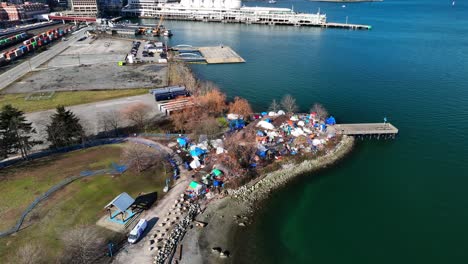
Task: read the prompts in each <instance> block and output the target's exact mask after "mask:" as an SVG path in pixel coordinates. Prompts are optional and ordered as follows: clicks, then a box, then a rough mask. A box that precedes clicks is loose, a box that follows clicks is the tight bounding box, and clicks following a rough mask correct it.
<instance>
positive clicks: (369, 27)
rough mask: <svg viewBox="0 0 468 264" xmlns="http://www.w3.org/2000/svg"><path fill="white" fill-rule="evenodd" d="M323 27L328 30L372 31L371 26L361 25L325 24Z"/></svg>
mask: <svg viewBox="0 0 468 264" xmlns="http://www.w3.org/2000/svg"><path fill="white" fill-rule="evenodd" d="M322 27H326V28H344V29H355V30H356V29H359V30H371V29H372V26H370V25H359V24H348V23H325V24H323V26H322Z"/></svg>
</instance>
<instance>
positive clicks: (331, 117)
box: [325, 116, 336, 125]
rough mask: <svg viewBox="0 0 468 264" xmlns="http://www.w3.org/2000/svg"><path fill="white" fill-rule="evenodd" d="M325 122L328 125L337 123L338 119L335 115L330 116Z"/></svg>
mask: <svg viewBox="0 0 468 264" xmlns="http://www.w3.org/2000/svg"><path fill="white" fill-rule="evenodd" d="M325 123H326V124H327V125H335V124H336V120H335V118H334V117H333V116H330V117H329V118H327V120H326V121H325Z"/></svg>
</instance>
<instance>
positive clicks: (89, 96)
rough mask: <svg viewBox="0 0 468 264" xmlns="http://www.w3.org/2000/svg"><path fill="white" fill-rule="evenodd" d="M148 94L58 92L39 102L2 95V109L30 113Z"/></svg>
mask: <svg viewBox="0 0 468 264" xmlns="http://www.w3.org/2000/svg"><path fill="white" fill-rule="evenodd" d="M147 92H148V89H122V90H120V89H119V90H105V91H73V92H56V93H55V95H54V96H53V97H52V98H51V99H48V100H37V101H35V100H33V101H27V100H25V98H26V97H27V96H28V95H29V94H0V107H2V106H4V105H7V104H11V105H13V106H14V107H16V108H19V109H20V110H22V111H24V112H26V113H28V112H35V111H41V110H48V109H53V108H55V107H57V105H64V106H71V105H78V104H86V103H92V102H98V101H104V100H110V99H115V98H120V97H127V96H134V95H140V94H145V93H147Z"/></svg>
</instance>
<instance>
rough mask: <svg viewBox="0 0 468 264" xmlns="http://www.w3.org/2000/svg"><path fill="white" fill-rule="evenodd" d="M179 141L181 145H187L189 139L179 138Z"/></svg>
mask: <svg viewBox="0 0 468 264" xmlns="http://www.w3.org/2000/svg"><path fill="white" fill-rule="evenodd" d="M177 143H179V146H181V147H185V146H186V145H187V140H186V139H185V138H178V139H177Z"/></svg>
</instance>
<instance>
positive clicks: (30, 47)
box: [26, 44, 34, 51]
mask: <svg viewBox="0 0 468 264" xmlns="http://www.w3.org/2000/svg"><path fill="white" fill-rule="evenodd" d="M26 47H27V48H28V50H29V51H32V50H33V49H34V46H33V45H32V44H28V45H26Z"/></svg>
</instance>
